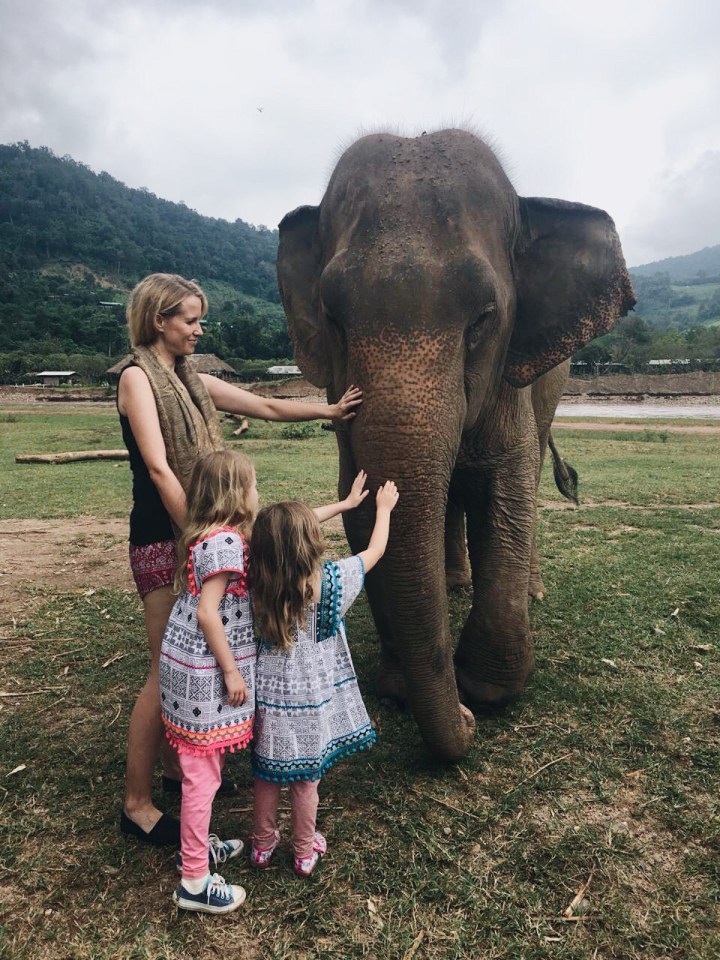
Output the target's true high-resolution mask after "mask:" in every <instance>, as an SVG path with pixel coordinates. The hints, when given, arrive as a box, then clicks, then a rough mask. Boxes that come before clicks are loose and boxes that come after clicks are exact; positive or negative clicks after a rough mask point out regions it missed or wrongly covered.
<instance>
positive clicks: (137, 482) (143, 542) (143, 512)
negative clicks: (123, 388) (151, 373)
mask: <svg viewBox="0 0 720 960" xmlns="http://www.w3.org/2000/svg"><path fill="white" fill-rule="evenodd" d="M125 369H127V367H126V368H125ZM124 372H125V371H124V370H123V373H124ZM120 376H122V373H121V374H120ZM119 385H120V381H119V380H118V387H119ZM118 416H119V417H120V429H121V430H122V436H123V441H124V443H125V446H126V447H127V449H128V453H129V454H130V470H131V471H132V478H133V480H132V498H133V505H132V510H131V511H130V543H131V544H132V545H133V546H134V547H144V546H147V544H149V543H158V542H159V541H160V540H174V539H175V532H174V531H173V526H172V522H171V520H170V515H169V514H168V512H167V510H166V509H165V506H164V505H163V502H162V500H161V499H160V494H159V493H158V488H157V487H156V486H155V484H154V483H153V482H152V479H151V477H150V471H149V470H148V468H147V466H146V464H145V461H144V460H143V458H142V454H141V453H140V449H139V447H138V445H137V441H136V440H135V435H134V434H133V432H132V428H131V426H130V421H129V420H128V418H127V417H125V416H123V414H122V413H120V411H119V410H118Z"/></svg>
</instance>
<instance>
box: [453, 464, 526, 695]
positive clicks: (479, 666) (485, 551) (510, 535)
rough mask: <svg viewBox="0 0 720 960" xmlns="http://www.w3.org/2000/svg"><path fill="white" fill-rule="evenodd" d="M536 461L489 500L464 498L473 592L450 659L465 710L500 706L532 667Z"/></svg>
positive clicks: (519, 687)
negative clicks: (531, 585)
mask: <svg viewBox="0 0 720 960" xmlns="http://www.w3.org/2000/svg"><path fill="white" fill-rule="evenodd" d="M534 460H535V457H534V456H533V455H532V454H530V463H528V464H527V466H526V467H525V468H524V469H518V470H513V472H512V474H511V475H508V476H507V477H506V478H505V479H506V480H507V481H509V482H510V483H511V487H508V484H507V483H502V482H499V480H498V479H497V478H496V479H495V481H494V482H493V484H492V485H491V488H490V491H489V495H488V498H487V500H485V501H483V498H481V497H477V498H475V499H473V498H469V499H468V546H469V551H470V562H471V565H472V577H473V591H474V593H473V603H472V608H471V610H470V613H469V615H468V619H467V621H466V623H465V626H464V627H463V630H462V633H461V636H460V643H459V644H458V649H457V652H456V654H455V672H456V676H457V681H458V687H459V689H460V691H461V694H462V697H463V701H464V702H465V703H467V704H468V705H470V706H475V707H483V706H485V707H487V706H492V707H499V706H502V705H503V704H505V703H507V702H508V701H510V700H512V699H513V698H514V697H516V696H517V695H518V694H519V693H521V691H522V690H523V689H524V687H525V685H526V683H527V681H528V678H529V676H530V674H531V672H532V670H533V667H534V663H535V657H534V650H533V643H532V638H531V636H530V626H529V617H528V583H529V576H530V556H531V551H532V542H533V527H534V522H535V512H534V506H535V483H536V475H537V474H536V467H535V463H534ZM509 489H510V490H511V495H509V494H508V490H509ZM499 494H500V495H499Z"/></svg>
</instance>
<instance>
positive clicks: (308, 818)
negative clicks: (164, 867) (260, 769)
mask: <svg viewBox="0 0 720 960" xmlns="http://www.w3.org/2000/svg"><path fill="white" fill-rule="evenodd" d="M318 783H319V781H318V780H294V781H293V782H292V783H291V784H290V813H291V817H292V842H293V852H294V854H295V856H296V857H309V856H311V854H312V852H313V837H314V835H315V821H316V819H317V808H318ZM254 794H255V805H254V809H253V836H254V837H255V847H256V849H258V850H268V849H269V848H270V847H271V846H272V845H273V843H274V842H275V831H276V830H277V811H278V804H279V803H280V784H279V783H272V782H271V781H269V780H260V779H259V778H257V779H256V780H255V785H254ZM184 856H185V854H184V853H183V858H184Z"/></svg>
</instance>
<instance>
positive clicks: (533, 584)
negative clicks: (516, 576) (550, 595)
mask: <svg viewBox="0 0 720 960" xmlns="http://www.w3.org/2000/svg"><path fill="white" fill-rule="evenodd" d="M528 596H530V597H531V598H532V599H533V600H544V599H545V584H544V583H543V582H542V577H541V576H540V574H539V573H538V574H531V575H530V581H529V583H528Z"/></svg>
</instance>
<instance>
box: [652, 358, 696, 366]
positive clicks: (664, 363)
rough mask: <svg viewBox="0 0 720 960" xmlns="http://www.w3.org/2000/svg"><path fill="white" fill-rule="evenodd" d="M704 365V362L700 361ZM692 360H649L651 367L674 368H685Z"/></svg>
mask: <svg viewBox="0 0 720 960" xmlns="http://www.w3.org/2000/svg"><path fill="white" fill-rule="evenodd" d="M699 362H700V363H702V361H699ZM688 363H690V360H648V366H649V367H674V366H685V365H686V364H688Z"/></svg>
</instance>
